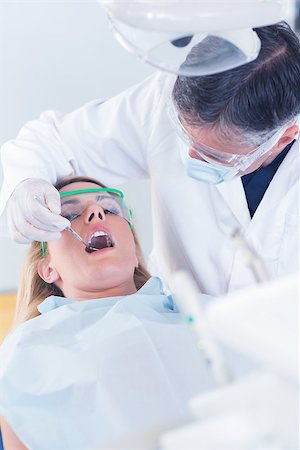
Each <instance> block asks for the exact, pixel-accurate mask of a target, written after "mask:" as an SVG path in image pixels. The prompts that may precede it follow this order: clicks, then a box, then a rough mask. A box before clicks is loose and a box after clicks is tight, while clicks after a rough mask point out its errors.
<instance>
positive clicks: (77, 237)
mask: <svg viewBox="0 0 300 450" xmlns="http://www.w3.org/2000/svg"><path fill="white" fill-rule="evenodd" d="M34 198H35V200H36V201H37V202H38V203H39V204H40V205H42V206H46V205H45V204H44V203H43V202H42V200H41V199H40V198H39V197H38V196H37V195H35V196H34ZM65 230H67V231H69V233H71V234H72V236H74V237H75V238H76V239H77V240H78V241H80V242H81V243H82V244H83V245H84V246H85V247H86V248H87V249H89V250H99V249H98V248H94V247H91V246H90V245H88V244H87V243H86V242H85V241H84V240H83V239H82V237H81V236H79V234H78V233H76V231H75V230H73V228H71V227H66V228H65Z"/></svg>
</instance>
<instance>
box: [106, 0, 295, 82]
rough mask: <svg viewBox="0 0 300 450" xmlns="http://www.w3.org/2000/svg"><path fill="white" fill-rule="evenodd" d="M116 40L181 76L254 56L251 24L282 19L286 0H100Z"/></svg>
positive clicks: (256, 40)
mask: <svg viewBox="0 0 300 450" xmlns="http://www.w3.org/2000/svg"><path fill="white" fill-rule="evenodd" d="M98 2H99V3H100V4H101V5H102V6H103V7H104V9H105V10H106V12H107V15H108V19H109V22H110V25H111V28H112V31H113V34H114V35H115V37H116V39H117V41H118V42H119V43H120V44H121V45H122V46H123V47H125V48H126V49H127V50H128V51H131V52H133V53H135V54H137V56H139V57H140V58H141V59H142V60H144V61H145V62H147V63H149V64H151V65H153V66H155V67H158V68H160V69H162V70H165V71H168V72H172V73H176V74H178V75H184V76H200V75H208V74H213V73H218V72H222V71H224V70H228V69H232V68H234V67H237V66H240V65H242V64H245V63H247V62H250V61H252V60H254V59H255V58H256V57H257V55H258V53H259V51H260V40H259V38H258V36H257V34H256V33H255V32H254V31H253V28H256V27H261V26H265V25H271V24H274V23H277V22H279V21H281V20H283V19H284V17H285V7H286V5H285V0H259V1H257V0H209V1H208V0H193V1H182V0H168V1H157V0H154V1H152V0H132V1H131V0H126V1H120V0H98Z"/></svg>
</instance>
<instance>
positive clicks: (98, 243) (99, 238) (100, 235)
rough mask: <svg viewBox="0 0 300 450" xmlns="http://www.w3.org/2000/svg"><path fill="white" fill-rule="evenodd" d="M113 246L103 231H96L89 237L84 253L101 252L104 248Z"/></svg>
mask: <svg viewBox="0 0 300 450" xmlns="http://www.w3.org/2000/svg"><path fill="white" fill-rule="evenodd" d="M113 246H114V244H113V242H112V240H111V238H110V236H109V235H108V234H107V233H106V232H105V231H96V232H95V233H93V234H92V236H91V237H90V239H89V241H88V243H87V246H86V247H85V251H86V252H88V253H92V252H96V251H97V250H102V249H104V248H110V247H113Z"/></svg>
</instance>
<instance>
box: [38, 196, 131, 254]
mask: <svg viewBox="0 0 300 450" xmlns="http://www.w3.org/2000/svg"><path fill="white" fill-rule="evenodd" d="M60 197H61V216H62V217H65V218H66V219H68V220H69V221H70V222H72V221H73V220H75V219H77V217H79V216H80V215H81V214H82V213H83V212H84V211H85V209H86V207H87V205H88V204H89V203H96V204H97V205H99V206H100V207H101V208H102V210H103V213H104V214H105V215H107V214H110V215H116V216H119V217H122V218H123V219H125V220H126V221H127V222H128V224H129V226H130V228H132V211H131V209H129V208H128V207H127V206H126V204H125V202H124V194H123V192H122V191H120V190H118V189H112V188H95V189H78V190H75V191H69V192H62V193H60ZM72 231H73V230H72V229H71V232H72ZM74 233H75V232H73V234H74ZM45 253H46V243H45V242H42V255H45Z"/></svg>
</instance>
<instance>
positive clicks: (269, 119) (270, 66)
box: [172, 22, 300, 145]
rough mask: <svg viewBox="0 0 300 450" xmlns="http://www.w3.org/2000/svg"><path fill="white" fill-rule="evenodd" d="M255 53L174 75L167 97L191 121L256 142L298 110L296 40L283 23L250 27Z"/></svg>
mask: <svg viewBox="0 0 300 450" xmlns="http://www.w3.org/2000/svg"><path fill="white" fill-rule="evenodd" d="M255 31H256V33H257V35H258V37H259V39H260V41H261V50H260V53H259V55H258V57H257V58H256V59H255V60H254V61H252V62H250V63H248V64H244V65H242V66H240V67H236V68H234V69H231V70H228V71H224V72H221V73H217V74H213V75H206V76H199V77H184V76H179V77H178V78H177V80H176V82H175V86H174V89H173V94H172V96H173V101H174V103H175V105H176V107H177V109H178V110H179V112H180V115H181V116H182V117H183V118H184V120H185V121H186V122H187V123H188V124H189V125H191V126H203V125H208V126H210V127H211V128H212V129H218V130H220V131H221V133H222V134H223V135H224V136H225V137H228V136H232V134H234V135H235V136H236V137H237V139H238V140H240V141H241V142H248V143H253V145H259V144H261V143H262V142H264V141H265V140H267V139H268V138H269V137H270V136H271V135H272V134H274V133H275V132H276V131H277V130H278V129H279V128H280V127H282V126H284V125H285V124H288V123H289V122H290V121H291V120H293V119H294V118H295V117H296V116H297V115H299V114H300V42H299V38H298V37H297V35H296V34H295V33H294V32H293V31H292V29H291V28H290V27H289V25H288V24H287V23H286V22H280V23H277V24H275V25H271V26H266V27H261V28H255Z"/></svg>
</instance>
